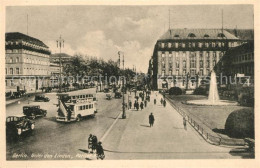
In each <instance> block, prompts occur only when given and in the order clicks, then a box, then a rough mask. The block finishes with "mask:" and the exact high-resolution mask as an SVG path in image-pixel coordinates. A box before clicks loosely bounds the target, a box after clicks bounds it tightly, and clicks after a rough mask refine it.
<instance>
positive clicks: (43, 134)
mask: <svg viewBox="0 0 260 168" xmlns="http://www.w3.org/2000/svg"><path fill="white" fill-rule="evenodd" d="M46 96H47V97H49V98H50V102H33V101H32V100H33V97H31V98H30V99H31V101H29V103H30V105H36V104H39V105H40V106H41V108H43V109H46V110H47V111H48V114H47V116H46V117H44V118H37V119H36V120H35V130H34V131H33V132H32V133H27V134H26V136H25V135H24V136H22V137H21V138H20V139H19V140H18V141H12V142H7V155H6V157H7V160H45V159H50V160H61V159H65V160H67V159H71V160H80V159H87V160H92V159H96V157H95V155H93V154H89V153H88V152H87V139H88V136H89V134H95V135H96V136H97V137H98V139H99V140H100V139H101V138H102V139H101V140H102V144H103V148H104V150H105V155H106V158H105V159H112V160H113V159H179V158H241V157H242V156H241V155H234V156H233V155H232V152H231V153H230V151H231V150H232V151H233V150H236V149H232V148H229V147H219V146H214V145H211V144H208V143H207V142H206V141H204V139H203V138H202V137H200V135H198V133H197V132H196V131H195V130H194V129H193V128H192V127H190V126H189V125H187V130H185V129H184V127H183V123H182V117H181V116H180V115H179V114H178V113H177V112H176V111H175V110H174V109H173V108H172V107H171V106H170V104H168V103H167V105H166V107H163V106H162V105H161V103H160V101H159V100H160V99H161V97H160V95H157V96H156V95H155V94H152V95H151V102H148V106H147V107H146V108H144V109H143V110H140V109H139V111H136V110H134V109H133V108H132V109H130V110H127V111H126V116H127V118H126V119H121V115H120V114H121V112H122V108H121V107H122V106H121V104H122V99H115V98H112V99H111V100H106V96H105V93H97V99H98V101H97V109H98V113H97V114H96V117H95V118H93V117H88V118H86V119H84V120H82V121H80V122H73V123H59V122H56V120H55V116H56V114H57V107H56V104H57V98H56V94H55V93H47V94H46ZM154 98H156V99H157V104H156V105H154V104H153V100H154ZM129 99H130V100H131V101H132V103H133V102H134V94H133V93H132V94H131V96H130V98H129ZM139 101H140V99H139ZM126 102H127V96H126ZM24 105H28V100H26V99H25V100H22V101H21V103H20V104H11V105H9V106H7V116H10V115H14V114H21V113H22V106H24ZM150 113H153V114H154V117H155V124H154V127H151V128H150V127H149V123H148V116H149V114H150ZM117 117H118V118H117Z"/></svg>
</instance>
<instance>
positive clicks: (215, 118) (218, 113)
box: [166, 95, 254, 139]
mask: <svg viewBox="0 0 260 168" xmlns="http://www.w3.org/2000/svg"><path fill="white" fill-rule="evenodd" d="M166 97H167V99H168V100H169V101H170V103H171V104H174V106H177V107H178V108H180V109H182V111H184V112H185V113H186V114H187V115H188V116H189V117H191V118H192V119H193V120H195V121H196V123H197V124H199V125H201V126H202V127H203V128H204V130H205V131H207V132H209V133H210V134H211V135H213V136H216V137H221V138H226V139H229V138H237V139H243V138H245V137H246V136H248V135H245V136H244V135H242V134H240V135H238V136H230V134H228V133H227V130H226V129H225V124H226V121H227V119H228V118H231V117H229V115H230V114H231V113H232V112H234V111H239V112H241V111H242V113H243V115H241V116H236V118H235V120H233V121H232V122H233V123H234V122H236V121H238V120H237V119H241V118H242V119H243V118H247V114H248V112H249V113H250V116H249V117H248V118H252V117H253V115H254V114H253V111H254V109H253V108H252V107H244V106H239V105H237V106H235V105H230V106H202V105H188V104H185V102H186V101H189V100H203V99H205V100H206V99H207V96H202V95H166ZM244 112H246V114H245V113H244ZM251 114H252V115H251ZM238 123H239V121H238V122H236V123H235V124H238ZM253 123H254V122H253ZM246 124H248V123H246ZM246 124H245V123H244V122H241V123H239V127H240V128H241V127H248V126H247V125H246ZM251 125H253V124H252V123H251ZM251 125H250V130H251V131H253V132H254V130H252V129H254V128H251ZM240 128H239V129H240ZM238 134H239V133H238ZM250 138H254V137H253V135H252V137H250Z"/></svg>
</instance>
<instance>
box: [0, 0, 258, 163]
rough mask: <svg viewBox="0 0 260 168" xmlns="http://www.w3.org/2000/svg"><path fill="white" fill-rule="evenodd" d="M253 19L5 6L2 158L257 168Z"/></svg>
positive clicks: (234, 7)
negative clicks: (247, 166) (251, 164)
mask: <svg viewBox="0 0 260 168" xmlns="http://www.w3.org/2000/svg"><path fill="white" fill-rule="evenodd" d="M254 12H255V11H254V4H186V5H178V4H176V5H175V4H171V5H160V4H158V5H149V4H148V5H124V4H123V3H122V4H120V5H118V4H117V5H69V4H68V5H59V4H58V3H56V5H29V4H28V5H26V4H23V5H7V6H5V22H4V27H5V28H4V30H5V31H4V32H3V34H5V39H4V43H3V44H4V45H5V46H4V56H5V60H3V61H5V64H4V62H3V63H2V64H1V66H2V67H5V71H4V70H3V71H4V72H3V74H4V73H5V74H4V78H5V84H2V88H1V89H2V93H3V94H4V91H5V105H4V106H5V107H4V108H5V113H3V112H2V113H3V115H4V117H3V118H4V120H5V124H3V125H5V127H4V130H3V131H4V132H1V134H3V135H1V136H4V137H5V143H4V146H5V151H4V153H5V157H6V161H8V162H13V161H65V160H70V161H72V160H75V161H83V160H85V162H86V161H92V162H93V161H94V162H95V161H98V160H99V161H101V162H104V161H105V160H180V159H186V160H189V159H192V160H197V159H238V160H241V159H246V160H254V159H255V137H256V136H255V96H256V93H255V68H254V67H255V59H256V58H255V55H254V53H255V49H254V45H255V39H254V35H255V27H254V26H255V23H254ZM233 161H234V160H233Z"/></svg>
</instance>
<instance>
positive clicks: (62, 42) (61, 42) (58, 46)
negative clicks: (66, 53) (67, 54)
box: [56, 35, 64, 93]
mask: <svg viewBox="0 0 260 168" xmlns="http://www.w3.org/2000/svg"><path fill="white" fill-rule="evenodd" d="M56 42H57V48H60V56H59V62H60V74H59V92H60V93H61V47H63V48H64V39H62V38H61V35H60V38H59V39H58V40H56Z"/></svg>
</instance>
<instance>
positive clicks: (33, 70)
mask: <svg viewBox="0 0 260 168" xmlns="http://www.w3.org/2000/svg"><path fill="white" fill-rule="evenodd" d="M50 54H51V53H50V51H49V47H48V46H46V45H45V44H44V43H43V42H42V41H40V40H39V39H36V38H33V37H31V36H28V35H25V34H22V33H19V32H14V33H6V34H5V65H6V67H5V78H6V79H5V85H6V91H11V90H12V91H15V90H20V89H21V90H27V91H33V90H38V89H40V88H41V87H42V86H47V85H48V84H49V78H50V72H49V66H50V63H49V56H50Z"/></svg>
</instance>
